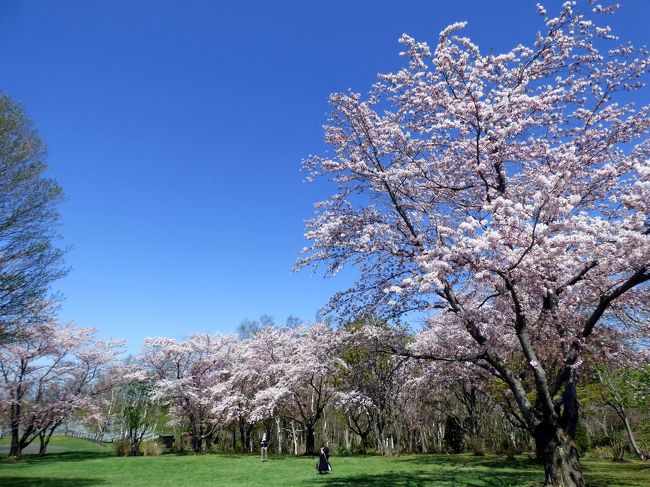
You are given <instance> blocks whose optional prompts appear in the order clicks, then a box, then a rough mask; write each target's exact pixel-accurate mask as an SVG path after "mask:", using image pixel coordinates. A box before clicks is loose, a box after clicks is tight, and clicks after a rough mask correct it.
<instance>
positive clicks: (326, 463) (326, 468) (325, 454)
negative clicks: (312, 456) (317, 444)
mask: <svg viewBox="0 0 650 487" xmlns="http://www.w3.org/2000/svg"><path fill="white" fill-rule="evenodd" d="M316 470H318V473H319V474H325V473H328V472H331V471H332V465H330V449H329V448H327V447H326V446H324V447H323V448H321V449H320V456H319V457H318V462H316Z"/></svg>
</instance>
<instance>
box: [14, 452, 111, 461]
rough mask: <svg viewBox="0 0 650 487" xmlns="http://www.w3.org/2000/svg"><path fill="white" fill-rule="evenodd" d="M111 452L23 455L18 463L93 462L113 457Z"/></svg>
mask: <svg viewBox="0 0 650 487" xmlns="http://www.w3.org/2000/svg"><path fill="white" fill-rule="evenodd" d="M114 456H115V454H114V453H113V452H94V451H65V452H57V453H47V454H46V455H45V456H43V457H41V456H39V455H38V454H34V455H29V454H28V455H24V456H23V459H22V460H20V462H24V463H30V464H31V463H45V462H78V461H80V460H95V459H97V458H111V457H114Z"/></svg>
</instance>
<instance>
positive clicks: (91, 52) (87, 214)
mask: <svg viewBox="0 0 650 487" xmlns="http://www.w3.org/2000/svg"><path fill="white" fill-rule="evenodd" d="M535 3H536V2H535V1H514V0H512V1H505V0H502V1H498V0H493V1H485V0H475V1H434V0H428V1H415V0H411V1H408V0H407V1H397V0H393V1H390V2H389V1H379V0H364V1H354V0H347V1H344V0H337V1H332V0H327V1H325V0H322V1H316V0H313V1H307V0H303V1H282V0H276V1H261V0H260V1H257V2H253V1H230V2H225V1H223V2H222V1H208V0H204V1H188V0H185V1H180V0H179V1H162V0H147V1H145V0H129V1H122V0H120V1H116V0H110V1H109V0H105V1H92V0H83V1H82V0H79V1H66V0H59V1H50V0H42V1H34V0H24V1H19V0H0V90H3V91H5V92H7V93H8V94H10V95H11V96H13V97H14V98H15V99H16V100H17V101H19V102H20V103H22V104H23V105H24V107H25V108H26V110H27V112H28V113H29V115H30V116H31V118H32V119H33V120H34V122H35V124H36V126H37V127H38V129H39V131H40V133H41V136H42V138H43V139H44V141H45V142H46V144H47V146H48V147H49V154H50V155H49V163H50V166H51V174H52V176H53V177H54V178H55V179H56V180H57V181H58V182H59V183H60V184H61V185H62V186H63V189H64V191H65V193H66V197H67V201H66V202H65V203H64V204H63V205H62V206H61V216H62V227H61V232H62V234H63V236H64V241H63V242H62V244H63V245H70V246H72V250H71V251H70V252H69V253H68V255H67V262H68V264H69V265H70V266H71V268H72V271H71V273H70V274H69V276H68V277H66V278H65V279H63V280H61V281H59V282H58V283H57V285H56V288H57V289H58V290H60V291H61V292H62V293H63V294H64V295H65V301H64V302H63V305H62V307H61V311H60V317H61V319H62V320H64V321H69V320H74V321H76V322H77V323H78V324H80V325H83V326H94V327H96V328H98V329H99V330H100V332H101V335H102V336H105V337H124V338H127V339H128V340H129V348H130V349H131V350H134V351H135V350H137V349H138V347H139V345H140V343H141V341H142V339H143V338H144V337H146V336H152V335H165V336H175V337H181V336H183V335H186V334H188V333H191V332H193V331H220V332H224V333H227V332H230V331H233V330H234V329H235V327H236V326H237V324H238V323H239V322H240V321H241V320H242V319H244V318H247V317H248V318H257V317H258V316H259V315H260V314H262V313H267V314H270V315H272V316H273V317H274V318H275V319H276V321H277V322H282V321H283V320H284V319H286V317H287V315H289V314H293V315H297V316H299V317H301V318H303V319H305V320H313V319H314V316H315V315H316V312H317V310H318V309H319V308H320V307H321V306H322V305H323V304H324V303H325V302H326V300H327V298H328V296H330V295H331V294H332V293H333V292H334V291H335V290H337V289H341V288H344V287H346V286H347V285H348V284H349V283H350V277H351V276H350V275H349V274H347V275H346V274H344V275H342V276H341V277H340V278H337V279H333V280H331V279H330V280H325V279H323V278H322V276H321V275H316V276H312V275H311V273H310V272H309V271H303V272H301V273H299V274H292V273H291V267H292V264H293V262H294V260H295V259H296V257H297V256H298V253H299V250H300V248H301V247H303V246H304V245H305V241H304V239H303V236H302V234H303V221H304V220H305V219H307V218H309V217H310V215H311V214H312V204H313V203H314V202H315V201H317V200H319V199H321V198H323V197H324V196H326V195H328V194H329V191H330V189H329V188H328V187H327V186H326V185H325V184H322V183H318V184H305V183H303V182H302V180H303V177H304V175H303V174H301V173H300V170H299V168H300V161H301V159H302V158H304V157H306V156H307V155H309V154H310V153H323V152H324V151H325V150H326V147H325V146H324V144H323V141H322V130H321V125H322V124H323V123H324V122H325V119H326V113H327V111H328V106H327V97H328V95H329V94H330V93H331V92H334V91H341V90H346V89H348V88H352V89H353V90H355V91H366V90H367V88H368V87H369V86H370V84H371V83H372V82H373V81H374V80H375V76H376V73H378V72H380V71H383V72H386V71H390V70H394V69H396V68H397V67H399V66H401V62H402V59H401V58H399V57H398V55H397V54H398V53H399V51H400V46H399V45H398V44H397V39H398V38H399V36H400V35H401V34H402V33H403V32H407V33H409V34H410V35H412V36H414V37H416V38H418V39H419V40H427V41H430V42H431V43H434V42H435V40H436V39H437V35H438V32H439V31H440V30H441V29H443V28H444V27H445V26H446V25H448V24H449V23H451V22H454V21H458V20H467V21H469V25H468V28H467V30H466V32H467V33H468V34H469V35H470V37H472V39H474V40H475V41H477V42H478V43H479V44H480V45H481V48H482V49H483V50H484V51H486V50H488V49H494V50H495V51H502V50H505V49H508V48H510V47H512V46H513V45H515V44H516V43H519V42H528V41H529V40H531V39H532V38H533V36H534V34H535V32H536V31H537V30H538V29H539V27H540V26H541V23H540V22H541V20H540V19H539V17H538V16H537V15H536V13H535ZM544 3H545V5H547V7H548V10H549V13H552V12H554V11H557V7H556V6H557V5H559V2H544ZM607 3H609V2H607ZM622 3H623V9H622V10H621V11H620V12H619V13H618V14H617V15H616V16H614V17H612V18H611V24H612V25H613V26H614V27H615V28H616V30H617V33H619V34H620V35H621V36H622V37H623V38H625V39H629V40H632V41H634V42H636V43H639V44H650V42H649V37H650V36H649V34H648V25H649V24H650V2H648V1H645V0H623V2H622ZM553 5H555V7H554V6H553ZM554 9H555V10H554Z"/></svg>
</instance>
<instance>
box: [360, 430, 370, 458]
mask: <svg viewBox="0 0 650 487" xmlns="http://www.w3.org/2000/svg"><path fill="white" fill-rule="evenodd" d="M368 434H369V433H366V434H361V435H359V436H360V437H361V454H362V455H366V454H367V453H368Z"/></svg>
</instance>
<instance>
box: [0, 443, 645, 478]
mask: <svg viewBox="0 0 650 487" xmlns="http://www.w3.org/2000/svg"><path fill="white" fill-rule="evenodd" d="M3 443H4V444H6V442H0V445H2V444H3ZM52 446H55V447H57V448H56V449H55V450H56V451H53V452H52V453H51V454H48V455H47V456H46V458H44V459H40V458H38V457H37V456H36V455H27V456H26V459H25V460H23V461H21V462H8V461H6V460H3V461H1V462H0V485H2V486H3V487H9V486H24V487H27V486H30V487H54V486H62V487H64V486H70V487H85V486H94V485H97V486H127V487H138V486H146V487H159V486H160V487H164V486H174V487H183V486H203V485H205V486H207V485H210V486H219V487H221V486H224V487H227V486H237V487H243V486H249V485H250V486H269V487H272V486H278V487H290V486H304V487H307V486H323V487H342V486H348V485H352V486H361V487H364V486H378V487H406V486H409V487H410V486H413V487H415V486H418V487H419V486H458V487H460V486H476V487H478V486H492V487H506V486H522V487H523V486H534V485H540V483H541V480H542V478H543V476H542V475H543V474H542V469H541V468H540V467H539V466H538V465H535V464H533V463H532V462H530V461H529V460H527V459H525V458H520V459H517V460H514V461H508V460H505V459H503V458H499V457H493V456H487V457H483V458H477V457H473V456H471V455H418V456H415V455H404V456H401V457H399V458H381V457H336V456H334V457H332V459H331V460H332V466H333V469H334V470H333V472H332V473H331V474H329V475H324V476H319V475H318V474H317V473H316V471H315V469H314V465H315V463H316V460H315V459H311V458H294V457H273V456H271V459H270V461H269V462H268V463H265V464H262V463H260V462H259V459H258V458H257V457H256V456H230V455H216V454H215V455H201V456H192V455H185V456H182V455H163V456H159V457H137V458H117V457H114V456H112V448H111V447H110V446H107V447H103V446H100V445H97V444H94V443H91V442H86V441H84V440H78V439H74V438H55V439H53V440H52ZM583 465H584V469H585V475H586V477H587V481H588V484H589V485H590V486H594V487H615V486H621V487H633V486H636V487H643V486H650V463H643V462H638V461H628V462H625V463H622V464H615V463H613V462H611V461H607V460H596V459H588V458H587V459H584V462H583Z"/></svg>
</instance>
